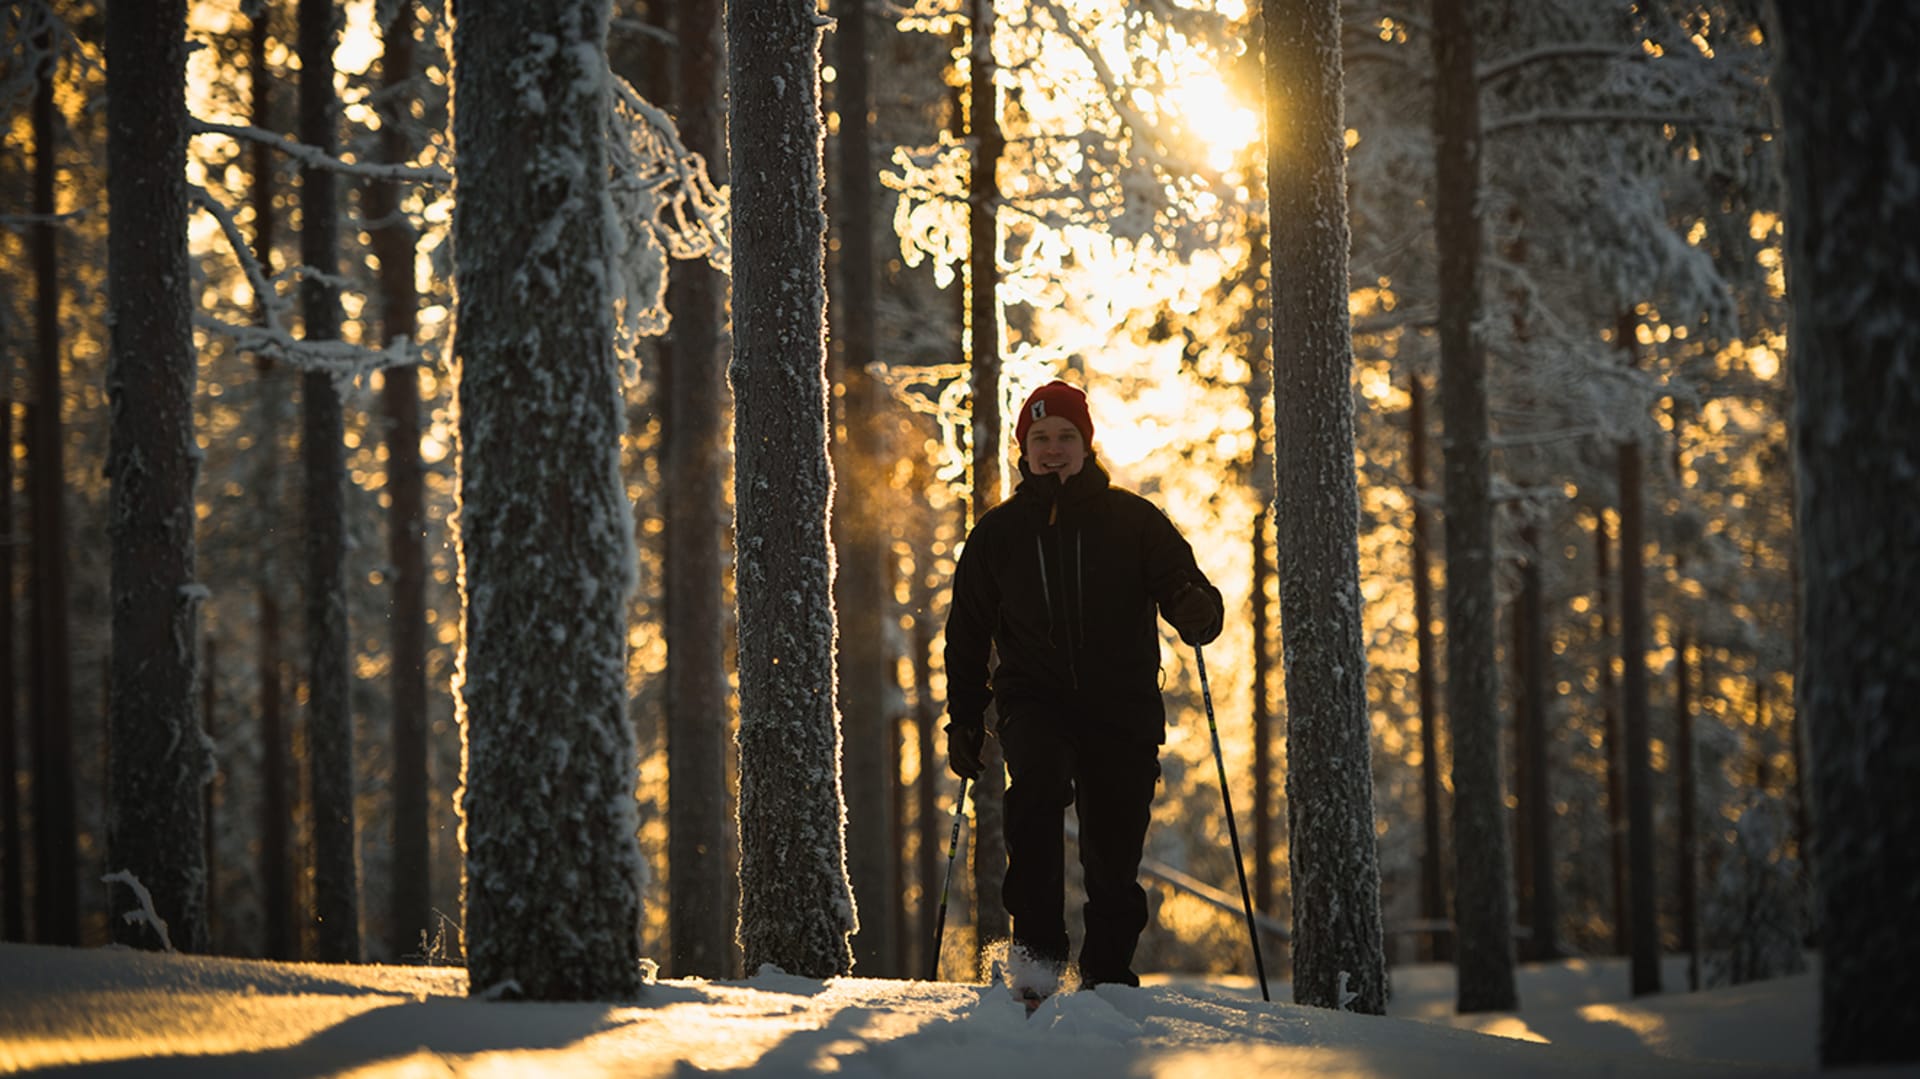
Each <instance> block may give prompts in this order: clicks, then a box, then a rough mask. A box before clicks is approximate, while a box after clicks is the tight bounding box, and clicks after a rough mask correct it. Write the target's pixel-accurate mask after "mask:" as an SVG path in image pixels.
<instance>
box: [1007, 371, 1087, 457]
mask: <svg viewBox="0 0 1920 1079" xmlns="http://www.w3.org/2000/svg"><path fill="white" fill-rule="evenodd" d="M1048 416H1058V417H1060V418H1061V419H1063V420H1066V421H1068V422H1069V423H1071V424H1073V425H1074V426H1075V427H1078V428H1079V429H1080V437H1081V438H1083V439H1085V440H1086V443H1087V445H1088V446H1089V447H1091V446H1092V445H1093V417H1092V416H1091V415H1089V414H1088V412H1087V395H1086V394H1085V393H1083V392H1081V390H1080V387H1078V386H1069V385H1067V384H1066V383H1064V382H1060V381H1057V380H1056V381H1053V382H1049V383H1047V384H1046V385H1044V386H1042V387H1040V388H1039V389H1037V390H1035V391H1033V393H1032V394H1031V395H1029V396H1028V397H1027V403H1026V404H1024V405H1021V406H1020V419H1019V420H1018V422H1016V423H1015V424H1014V426H1013V441H1014V442H1015V443H1016V444H1018V445H1019V447H1020V449H1021V451H1022V452H1025V451H1026V448H1027V429H1028V428H1030V427H1032V426H1033V421H1035V420H1044V419H1046V418H1047V417H1048Z"/></svg>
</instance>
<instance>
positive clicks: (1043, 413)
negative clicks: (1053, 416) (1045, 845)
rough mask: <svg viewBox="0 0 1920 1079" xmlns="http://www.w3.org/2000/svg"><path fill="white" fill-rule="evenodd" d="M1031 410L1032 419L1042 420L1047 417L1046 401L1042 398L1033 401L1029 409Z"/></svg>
mask: <svg viewBox="0 0 1920 1079" xmlns="http://www.w3.org/2000/svg"><path fill="white" fill-rule="evenodd" d="M1031 411H1032V412H1033V418H1034V419H1036V420H1044V419H1046V418H1047V403H1046V402H1045V401H1043V400H1042V401H1035V402H1034V403H1033V408H1032V409H1031Z"/></svg>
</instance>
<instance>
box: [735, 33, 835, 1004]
mask: <svg viewBox="0 0 1920 1079" xmlns="http://www.w3.org/2000/svg"><path fill="white" fill-rule="evenodd" d="M822 25H823V22H822V20H821V18H820V16H819V15H818V14H817V12H816V11H815V6H814V5H813V4H812V3H811V2H802V0H739V2H736V3H734V4H732V5H731V6H730V8H729V10H728V12H727V49H728V55H727V67H728V76H729V84H730V86H731V87H732V96H731V105H730V108H729V120H730V126H729V142H730V145H731V147H732V160H733V210H732V235H733V244H734V247H733V252H734V256H733V266H734V288H733V294H734V296H735V297H736V300H735V304H734V352H733V362H732V365H731V367H730V369H729V377H730V378H731V381H732V383H733V395H734V462H735V464H734V468H735V479H734V534H735V537H736V543H737V545H738V548H739V554H738V559H739V565H738V568H737V569H736V571H735V573H736V575H737V577H738V586H737V590H738V593H739V605H740V946H741V948H742V950H743V951H744V953H745V959H746V966H747V970H748V971H749V972H751V971H755V970H758V969H759V968H760V967H761V966H763V965H766V964H772V965H774V966H777V967H779V968H780V969H781V970H784V971H786V972H788V973H790V974H800V975H805V976H808V977H815V978H824V977H828V976H831V975H835V974H844V973H846V972H847V971H848V970H849V969H851V966H852V962H853V953H852V950H851V948H850V947H849V945H848V942H847V938H848V935H849V934H851V933H853V932H854V931H855V929H856V927H857V920H856V918H855V915H854V909H853V893H852V892H851V890H850V889H849V888H848V885H847V872H846V861H845V858H846V851H845V835H846V815H845V811H844V809H843V804H842V801H841V794H840V725H839V715H838V713H837V711H836V708H835V702H834V668H833V643H834V642H833V637H834V613H833V548H832V544H831V542H830V541H829V540H828V537H827V510H828V506H829V505H830V503H831V501H832V497H833V472H832V468H831V467H830V465H829V464H828V460H827V380H826V340H825V335H824V330H825V320H826V294H825V291H824V278H825V266H824V261H823V256H824V253H825V246H826V245H825V238H826V217H825V215H824V214H823V213H822V212H821V205H820V200H821V186H820V185H821V147H820V140H821V124H820V80H819V73H818V69H819V52H820V40H819V39H820V28H821V26H822Z"/></svg>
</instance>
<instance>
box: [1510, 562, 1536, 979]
mask: <svg viewBox="0 0 1920 1079" xmlns="http://www.w3.org/2000/svg"><path fill="white" fill-rule="evenodd" d="M1521 572H1522V573H1524V572H1525V570H1524V569H1522V570H1521ZM1520 602H1521V601H1520V597H1519V596H1515V597H1514V598H1513V601H1512V602H1511V603H1509V604H1508V605H1507V633H1508V635H1509V636H1508V639H1507V662H1508V663H1510V664H1512V665H1513V676H1512V677H1511V678H1510V679H1508V681H1507V684H1508V686H1509V687H1511V689H1510V692H1511V693H1512V699H1511V701H1510V702H1509V704H1510V707H1511V712H1510V714H1511V716H1512V720H1511V722H1512V724H1513V728H1512V731H1511V733H1510V736H1509V743H1508V744H1509V745H1511V746H1512V753H1511V755H1510V756H1509V757H1508V758H1507V759H1508V761H1509V763H1510V765H1511V769H1512V783H1511V787H1510V788H1509V789H1511V790H1512V791H1513V817H1512V819H1513V835H1512V839H1513V847H1512V849H1513V916H1514V923H1515V932H1514V936H1515V938H1516V941H1515V951H1516V953H1517V958H1519V959H1523V960H1530V959H1532V958H1533V925H1532V918H1533V791H1532V789H1531V787H1530V785H1529V783H1528V770H1529V769H1530V768H1531V766H1532V764H1533V756H1532V751H1531V749H1530V748H1529V743H1530V742H1531V740H1532V737H1533V719H1532V716H1531V715H1529V714H1528V712H1527V707H1528V699H1527V660H1528V656H1527V642H1526V615H1525V612H1523V611H1522V610H1521V609H1520Z"/></svg>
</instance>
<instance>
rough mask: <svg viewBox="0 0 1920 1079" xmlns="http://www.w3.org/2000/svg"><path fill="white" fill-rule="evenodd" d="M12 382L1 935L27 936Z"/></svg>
mask: <svg viewBox="0 0 1920 1079" xmlns="http://www.w3.org/2000/svg"><path fill="white" fill-rule="evenodd" d="M13 528H14V522H13V386H12V385H11V382H9V384H8V385H6V386H3V387H0V684H4V686H5V690H4V692H0V860H4V862H5V864H6V871H5V872H4V873H0V940H9V941H24V940H26V939H27V888H26V872H25V870H26V851H25V849H24V844H22V842H21V835H20V780H19V776H20V732H19V719H20V716H19V710H18V705H19V700H20V695H19V693H18V692H17V691H16V689H15V686H16V685H17V683H15V681H14V671H15V668H14V663H13V656H14V652H13V648H14V644H13V620H14V618H15V616H16V613H17V608H16V606H15V604H14V599H13V595H14V593H13V585H14V580H13V551H14V547H15V542H16V541H15V539H14V533H13Z"/></svg>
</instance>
